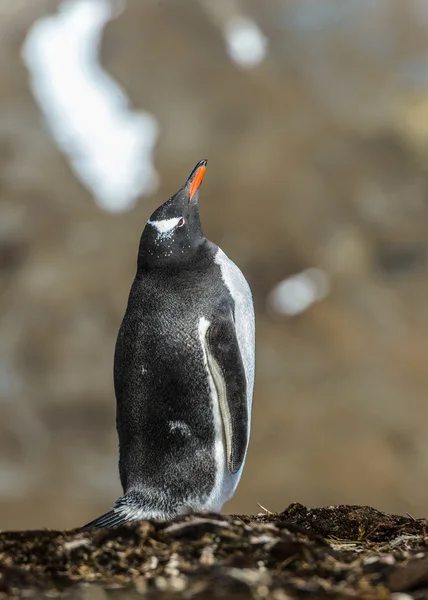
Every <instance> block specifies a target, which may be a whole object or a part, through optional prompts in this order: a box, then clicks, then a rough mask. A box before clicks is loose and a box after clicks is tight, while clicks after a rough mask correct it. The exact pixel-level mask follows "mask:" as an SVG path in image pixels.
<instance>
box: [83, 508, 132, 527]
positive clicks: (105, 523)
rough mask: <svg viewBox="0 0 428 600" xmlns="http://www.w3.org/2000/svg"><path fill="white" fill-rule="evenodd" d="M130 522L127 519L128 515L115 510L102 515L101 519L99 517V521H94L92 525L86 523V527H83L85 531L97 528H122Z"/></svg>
mask: <svg viewBox="0 0 428 600" xmlns="http://www.w3.org/2000/svg"><path fill="white" fill-rule="evenodd" d="M128 522H129V518H127V517H126V515H124V514H123V513H120V512H117V511H115V510H110V511H109V512H106V513H105V514H103V515H101V517H98V519H94V520H93V521H91V522H90V523H86V525H84V526H83V529H92V528H96V527H98V528H101V527H121V526H122V525H125V523H128Z"/></svg>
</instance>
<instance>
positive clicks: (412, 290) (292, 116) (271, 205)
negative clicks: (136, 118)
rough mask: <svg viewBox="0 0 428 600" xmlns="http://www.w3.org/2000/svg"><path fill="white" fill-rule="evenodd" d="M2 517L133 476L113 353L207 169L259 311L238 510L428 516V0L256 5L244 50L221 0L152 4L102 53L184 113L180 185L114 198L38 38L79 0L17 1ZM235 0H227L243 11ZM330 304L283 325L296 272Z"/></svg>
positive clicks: (169, 129) (6, 229) (2, 263)
mask: <svg viewBox="0 0 428 600" xmlns="http://www.w3.org/2000/svg"><path fill="white" fill-rule="evenodd" d="M0 3H1V7H2V18H1V20H0V315H1V320H0V528H27V527H45V526H46V527H60V528H63V527H73V526H77V525H80V524H83V523H84V522H85V521H87V520H89V519H91V518H94V517H95V516H97V515H98V514H99V513H100V512H101V511H104V510H106V509H107V508H108V507H109V506H110V505H111V504H112V502H113V501H114V500H115V498H116V497H117V496H118V494H119V493H120V486H119V481H118V474H117V440H116V433H115V424H114V418H115V407H114V396H113V391H112V355H113V348H114V342H115V336H116V332H117V328H118V326H119V323H120V320H121V318H122V315H123V311H124V308H125V303H126V299H127V294H128V291H129V286H130V283H131V281H132V278H133V275H134V270H135V255H136V249H137V243H138V239H139V235H140V233H141V230H142V227H143V226H144V223H145V222H146V220H147V218H148V216H149V214H150V212H151V211H152V210H153V208H154V207H155V206H156V205H157V204H159V203H160V202H162V201H163V200H165V199H166V198H167V197H168V196H169V195H170V194H171V193H173V192H174V191H175V190H176V189H177V188H178V187H179V186H180V185H181V183H182V182H183V180H184V178H185V177H186V176H187V175H188V173H189V171H190V169H191V168H192V167H193V165H194V163H195V162H196V161H197V160H199V159H200V158H203V157H208V159H209V167H208V171H207V175H206V178H205V181H204V184H203V189H202V194H201V211H202V219H203V223H204V228H205V233H206V235H207V237H209V238H210V239H212V240H213V241H215V242H216V243H218V244H219V245H220V246H221V247H222V248H223V249H224V250H225V251H226V252H227V253H228V254H229V255H230V256H231V257H232V258H233V259H234V260H235V261H236V262H237V263H238V264H239V266H240V267H241V268H242V270H243V271H244V273H245V274H246V276H247V278H248V280H249V282H250V284H251V286H252V289H253V291H254V297H255V303H256V308H257V375H256V389H255V396H254V412H253V433H252V439H251V446H250V450H249V454H248V459H247V464H246V468H245V470H244V475H243V478H242V483H241V485H240V487H239V488H238V491H237V493H236V495H235V497H234V499H233V500H232V501H231V502H230V503H229V504H228V505H227V506H226V507H225V509H226V510H228V511H240V512H241V511H242V512H257V511H258V510H259V508H258V506H257V502H260V503H261V504H262V505H263V506H266V507H267V508H269V509H271V510H278V509H282V508H283V507H285V506H286V505H287V504H288V503H289V502H291V501H299V502H302V503H306V504H309V505H312V506H315V505H321V504H331V503H363V504H371V505H374V506H376V507H378V508H381V509H384V510H388V511H399V512H405V511H408V512H410V513H412V514H413V515H414V516H416V517H418V516H422V515H425V516H426V514H427V513H428V402H427V386H428V368H427V362H428V278H427V256H428V254H427V253H428V176H427V165H428V60H427V56H428V2H426V0H406V2H403V1H402V0H395V1H393V0H383V1H382V0H378V1H377V2H366V1H363V0H352V1H351V0H346V1H345V0H336V1H334V0H317V1H315V0H311V1H310V0H299V1H297V0H264V1H263V2H260V0H248V1H246V2H242V3H241V6H242V7H243V10H245V11H247V14H248V15H250V16H251V17H252V18H254V19H255V20H256V21H257V23H258V24H259V26H260V28H261V29H262V30H263V32H264V34H265V35H266V36H267V38H268V40H269V52H268V55H267V58H266V60H265V61H264V62H263V63H262V64H261V65H260V66H259V67H257V68H255V69H252V70H242V69H239V68H238V67H237V66H236V65H235V64H234V63H233V62H231V60H230V59H229V58H228V56H227V54H226V51H225V47H224V41H223V38H222V36H221V33H220V31H219V28H218V26H217V25H216V24H215V23H214V22H213V20H212V18H211V17H210V15H209V13H208V12H207V10H206V8H204V4H203V3H202V2H201V3H200V2H198V1H197V0H187V1H185V0H163V1H155V0H153V1H152V0H128V3H127V7H126V9H125V11H124V12H123V14H122V15H121V16H120V17H119V18H118V19H117V20H115V21H113V22H111V23H110V24H109V25H108V26H107V28H106V31H105V36H104V38H103V44H102V62H103V65H104V67H105V68H106V69H107V70H108V72H109V73H110V74H111V75H112V76H113V77H114V78H115V79H116V80H117V81H118V82H119V83H120V84H121V85H122V86H123V87H124V89H125V90H126V92H127V94H128V95H129V96H130V98H131V100H132V103H133V106H134V107H135V108H137V109H138V108H141V109H145V110H148V111H150V112H152V113H153V114H154V115H155V116H156V117H157V119H158V120H159V124H160V137H159V142H158V145H157V147H156V153H155V163H156V168H157V170H158V172H159V174H160V177H161V186H160V189H159V191H158V192H157V193H156V195H155V196H153V197H150V198H148V199H147V198H145V199H141V200H140V201H139V202H138V203H137V206H136V208H135V209H134V210H132V211H130V212H126V213H121V214H109V213H106V212H103V211H101V210H100V209H99V208H98V207H97V205H96V203H95V202H94V201H93V199H92V197H91V196H90V194H89V193H88V192H87V191H86V190H85V189H84V188H83V187H82V185H81V184H80V183H79V181H78V180H77V179H76V178H75V177H74V176H73V174H72V172H71V170H70V168H69V166H68V163H67V160H66V159H65V157H64V156H62V155H61V153H60V152H59V151H58V150H57V148H56V146H55V144H54V143H53V141H52V139H51V138H50V136H49V133H48V132H47V129H46V126H45V125H44V122H43V119H42V118H41V115H40V112H39V110H38V108H37V106H36V104H35V101H34V99H33V97H32V95H31V93H30V90H29V87H28V74H27V71H26V69H25V67H24V65H23V63H22V61H21V58H20V48H21V45H22V41H23V39H24V37H25V34H26V32H27V30H28V27H29V26H30V25H31V23H33V22H34V20H35V19H36V18H38V17H39V16H41V15H43V14H46V13H47V12H48V11H52V10H54V9H55V6H56V3H55V2H53V1H52V2H48V1H45V0H31V1H25V0H20V1H16V2H15V3H9V2H7V1H6V0H0ZM227 4H228V3H227V2H224V3H221V6H223V5H224V6H227ZM309 267H317V268H321V269H323V270H324V271H325V272H326V273H327V274H328V276H329V277H330V281H331V291H330V293H329V295H328V297H327V298H326V299H325V300H323V301H321V302H319V303H316V304H314V305H312V306H311V307H310V308H309V309H308V310H307V311H306V312H304V313H302V314H301V315H299V316H296V317H292V318H289V319H280V318H274V317H273V316H272V314H271V312H270V311H269V310H268V309H267V304H266V299H267V296H268V294H269V292H270V291H271V289H272V288H273V287H274V286H275V285H276V284H277V283H278V282H279V281H281V280H283V279H285V278H287V277H289V276H290V275H293V274H296V273H299V272H300V271H302V270H303V269H305V268H309Z"/></svg>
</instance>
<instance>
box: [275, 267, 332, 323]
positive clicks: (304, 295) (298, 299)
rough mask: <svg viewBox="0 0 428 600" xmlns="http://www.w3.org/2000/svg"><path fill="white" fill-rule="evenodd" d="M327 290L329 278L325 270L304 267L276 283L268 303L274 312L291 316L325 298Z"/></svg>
mask: <svg viewBox="0 0 428 600" xmlns="http://www.w3.org/2000/svg"><path fill="white" fill-rule="evenodd" d="M329 291H330V279H329V276H328V275H327V273H326V272H325V271H322V270H321V269H316V268H311V269H306V270H305V271H302V272H301V273H298V274H297V275H292V276H291V277H288V278H287V279H284V280H283V281H281V282H280V283H278V285H276V286H275V287H274V288H273V290H272V291H271V292H270V294H269V296H268V304H269V306H270V308H271V309H272V310H273V312H274V313H276V314H278V315H285V316H289V317H292V316H295V315H298V314H300V313H302V312H304V311H305V310H307V309H308V308H309V307H310V306H311V304H313V303H314V302H317V301H319V300H322V299H323V298H325V297H326V296H327V295H328V293H329Z"/></svg>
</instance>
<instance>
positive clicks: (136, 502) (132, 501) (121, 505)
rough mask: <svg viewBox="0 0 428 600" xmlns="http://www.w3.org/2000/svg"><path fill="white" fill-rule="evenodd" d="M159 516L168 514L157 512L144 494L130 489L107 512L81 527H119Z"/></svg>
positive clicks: (164, 516) (165, 516)
mask: <svg viewBox="0 0 428 600" xmlns="http://www.w3.org/2000/svg"><path fill="white" fill-rule="evenodd" d="M159 516H161V518H162V517H163V518H167V517H168V516H169V515H168V514H166V513H165V514H164V513H157V511H155V510H153V509H152V510H151V504H150V503H149V502H147V497H146V495H144V494H142V493H141V492H139V491H136V490H131V491H129V492H127V493H126V494H125V495H124V496H121V497H120V498H118V500H116V502H115V503H114V505H113V508H112V509H111V510H110V511H109V512H106V513H105V514H104V515H101V517H98V519H95V520H94V521H91V522H90V523H87V524H86V525H84V526H83V529H89V528H93V527H121V526H122V525H125V524H126V523H129V522H131V521H139V520H141V519H153V518H156V517H158V518H159ZM171 516H172V515H171Z"/></svg>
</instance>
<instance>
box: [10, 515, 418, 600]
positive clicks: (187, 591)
mask: <svg viewBox="0 0 428 600" xmlns="http://www.w3.org/2000/svg"><path fill="white" fill-rule="evenodd" d="M427 526H428V521H427V520H426V519H414V518H413V517H412V516H411V515H408V516H406V517H404V516H397V515H390V514H386V513H383V512H380V511H378V510H376V509H374V508H370V507H366V506H331V507H327V508H315V509H309V508H306V507H305V506H303V505H301V504H291V505H290V506H289V507H288V508H286V509H285V510H284V511H283V512H281V513H269V512H267V511H265V512H263V513H260V514H258V515H256V516H246V515H219V514H204V515H195V516H189V517H181V518H179V519H177V520H175V521H173V522H168V523H151V522H147V521H141V522H139V523H135V524H130V525H128V526H126V527H122V528H118V529H101V530H97V529H95V530H82V529H76V530H73V531H64V532H59V531H49V530H44V531H23V532H3V533H2V534H0V597H1V598H5V597H9V596H13V597H21V598H32V597H50V598H53V597H59V596H60V597H67V598H71V597H76V598H84V599H85V600H91V599H92V598H93V599H94V600H102V599H105V598H108V597H115V598H118V597H121V598H122V597H127V598H128V597H129V598H131V597H135V598H136V597H138V596H148V597H151V598H198V599H202V598H204V599H205V598H240V599H241V598H242V599H244V598H254V599H264V598H266V599H268V598H272V599H273V600H286V599H287V598H311V599H312V598H313V599H316V598H335V599H339V598H364V599H365V600H369V599H373V600H374V599H378V598H379V599H381V598H382V599H386V598H395V599H396V600H405V599H406V598H409V597H410V595H411V597H412V598H417V599H422V598H428V553H427V544H428V536H427Z"/></svg>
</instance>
